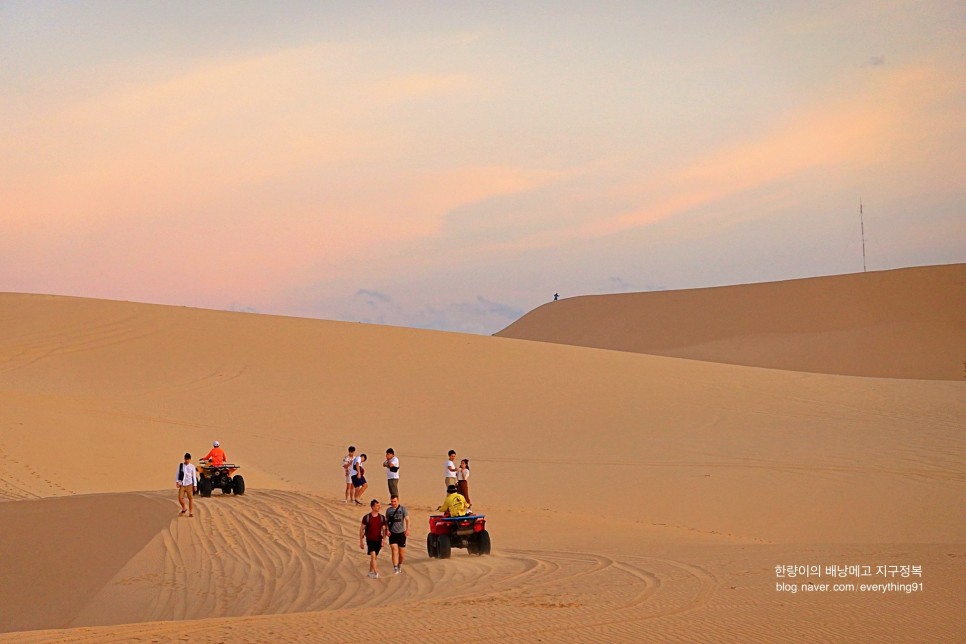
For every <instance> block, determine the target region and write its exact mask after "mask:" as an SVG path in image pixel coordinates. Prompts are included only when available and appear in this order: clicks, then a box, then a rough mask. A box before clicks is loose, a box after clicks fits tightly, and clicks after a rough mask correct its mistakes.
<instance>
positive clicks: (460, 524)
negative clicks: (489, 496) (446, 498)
mask: <svg viewBox="0 0 966 644" xmlns="http://www.w3.org/2000/svg"><path fill="white" fill-rule="evenodd" d="M453 548H466V550H467V551H468V552H469V553H470V554H471V555H477V556H480V555H488V554H490V533H489V532H487V531H486V515H485V514H467V515H466V516H462V517H444V516H441V515H438V514H435V515H433V516H431V517H429V534H428V535H426V550H427V551H429V556H430V557H434V558H439V559H449V556H450V553H451V552H452V549H453Z"/></svg>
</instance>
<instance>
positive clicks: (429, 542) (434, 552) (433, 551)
mask: <svg viewBox="0 0 966 644" xmlns="http://www.w3.org/2000/svg"><path fill="white" fill-rule="evenodd" d="M438 548H439V545H438V543H437V536H436V535H435V534H433V533H432V532H430V533H429V534H427V535H426V552H427V553H429V556H430V558H431V559H435V558H436V557H437V556H439V554H438Z"/></svg>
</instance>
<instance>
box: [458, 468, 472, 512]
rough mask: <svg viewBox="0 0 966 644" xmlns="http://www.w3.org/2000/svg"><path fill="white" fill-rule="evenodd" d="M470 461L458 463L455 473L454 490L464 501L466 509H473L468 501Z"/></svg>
mask: <svg viewBox="0 0 966 644" xmlns="http://www.w3.org/2000/svg"><path fill="white" fill-rule="evenodd" d="M469 481H470V460H469V459H468V458H464V459H463V460H461V461H460V467H459V470H458V471H457V472H456V489H457V491H458V492H459V493H460V494H462V495H463V498H464V499H466V507H468V508H471V507H473V502H472V501H470V483H469Z"/></svg>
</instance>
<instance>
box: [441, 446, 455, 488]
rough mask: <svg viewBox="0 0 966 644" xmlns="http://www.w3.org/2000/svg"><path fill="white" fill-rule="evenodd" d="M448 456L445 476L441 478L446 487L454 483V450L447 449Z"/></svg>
mask: <svg viewBox="0 0 966 644" xmlns="http://www.w3.org/2000/svg"><path fill="white" fill-rule="evenodd" d="M448 456H449V458H448V459H447V460H446V476H445V477H444V479H443V484H444V485H445V486H446V487H449V486H450V485H456V465H455V464H454V463H453V461H454V460H456V451H455V450H452V449H451V450H450V451H449V455H448Z"/></svg>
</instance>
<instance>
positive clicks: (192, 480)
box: [175, 453, 198, 517]
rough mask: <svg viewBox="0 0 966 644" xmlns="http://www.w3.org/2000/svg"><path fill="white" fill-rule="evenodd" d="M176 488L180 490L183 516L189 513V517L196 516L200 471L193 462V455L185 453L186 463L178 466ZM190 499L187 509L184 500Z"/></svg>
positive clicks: (179, 496)
mask: <svg viewBox="0 0 966 644" xmlns="http://www.w3.org/2000/svg"><path fill="white" fill-rule="evenodd" d="M175 487H177V488H178V503H180V504H181V514H180V515H178V516H184V513H185V512H187V513H188V516H189V517H193V516H194V515H195V498H194V493H195V492H196V491H197V490H198V470H197V469H195V466H194V464H192V462H191V454H188V453H185V455H184V462H183V463H180V464H179V465H178V478H177V479H175ZM185 497H188V506H187V507H185V504H184V499H185Z"/></svg>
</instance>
